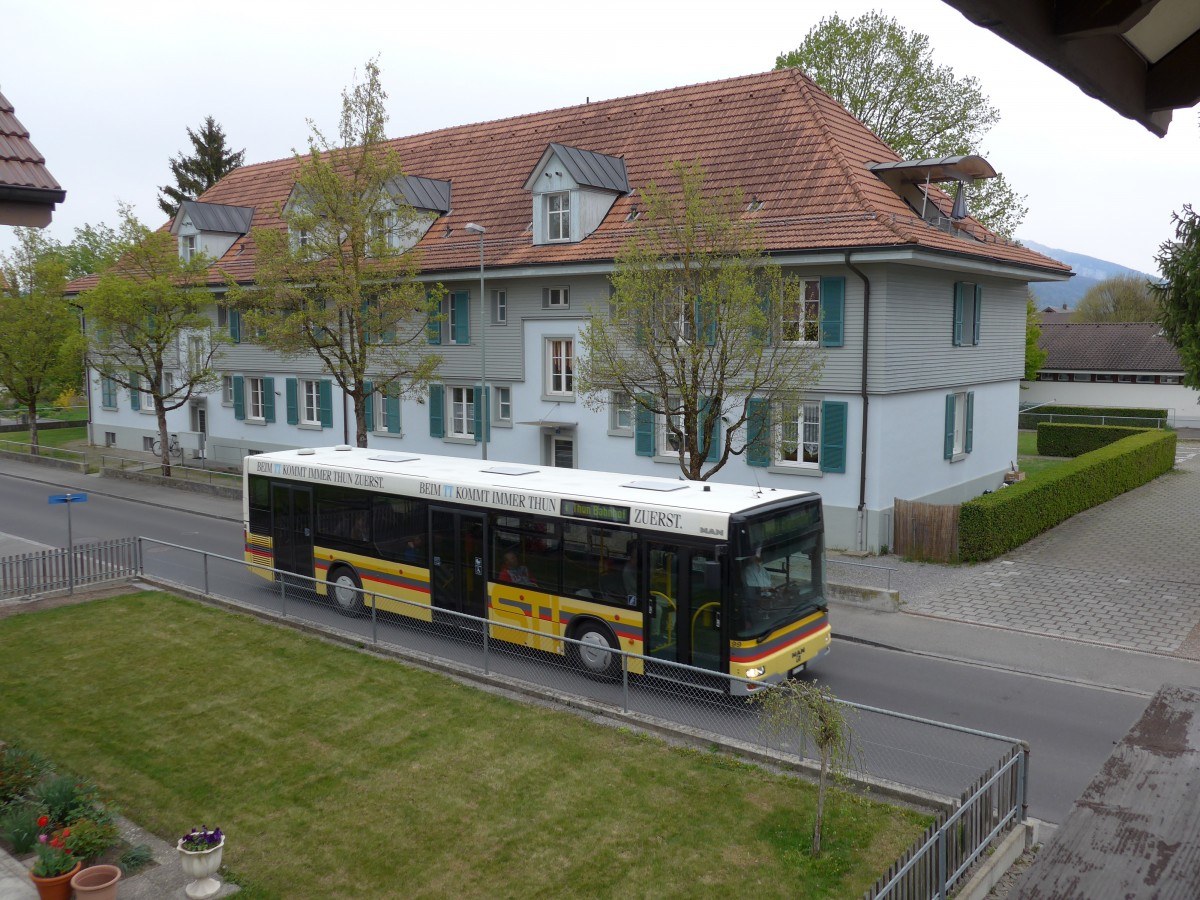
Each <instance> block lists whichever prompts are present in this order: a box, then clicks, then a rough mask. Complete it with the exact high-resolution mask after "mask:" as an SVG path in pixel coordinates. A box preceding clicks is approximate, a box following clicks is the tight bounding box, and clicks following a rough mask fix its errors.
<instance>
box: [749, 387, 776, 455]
mask: <svg viewBox="0 0 1200 900" xmlns="http://www.w3.org/2000/svg"><path fill="white" fill-rule="evenodd" d="M746 415H747V418H746V446H747V449H746V465H748V466H755V467H757V468H760V469H761V468H765V467H767V466H769V465H770V464H771V401H770V400H764V399H761V398H759V397H753V398H751V399H750V400H747V401H746Z"/></svg>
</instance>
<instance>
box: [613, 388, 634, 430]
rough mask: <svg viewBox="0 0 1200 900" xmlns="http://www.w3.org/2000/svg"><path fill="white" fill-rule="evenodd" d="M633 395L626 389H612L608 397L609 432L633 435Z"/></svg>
mask: <svg viewBox="0 0 1200 900" xmlns="http://www.w3.org/2000/svg"><path fill="white" fill-rule="evenodd" d="M633 427H634V407H633V397H632V396H631V395H630V394H629V393H628V392H626V391H611V392H610V393H609V397H608V433H609V434H614V435H620V436H622V437H633Z"/></svg>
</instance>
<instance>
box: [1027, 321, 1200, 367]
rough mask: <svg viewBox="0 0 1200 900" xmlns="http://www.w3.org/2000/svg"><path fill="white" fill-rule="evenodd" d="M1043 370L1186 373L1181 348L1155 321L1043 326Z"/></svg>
mask: <svg viewBox="0 0 1200 900" xmlns="http://www.w3.org/2000/svg"><path fill="white" fill-rule="evenodd" d="M1041 329H1042V335H1041V337H1040V338H1038V348H1039V349H1041V350H1045V351H1046V361H1045V362H1044V363H1042V371H1058V370H1062V371H1066V372H1143V373H1145V372H1166V373H1172V374H1174V373H1179V374H1182V372H1183V363H1182V362H1181V361H1180V358H1179V351H1178V350H1176V349H1175V346H1174V344H1172V343H1171V342H1170V341H1169V340H1167V338H1166V337H1165V336H1164V335H1163V333H1162V326H1161V325H1159V324H1157V323H1155V322H1104V323H1089V324H1082V323H1075V324H1060V323H1046V322H1043V323H1042V325H1041Z"/></svg>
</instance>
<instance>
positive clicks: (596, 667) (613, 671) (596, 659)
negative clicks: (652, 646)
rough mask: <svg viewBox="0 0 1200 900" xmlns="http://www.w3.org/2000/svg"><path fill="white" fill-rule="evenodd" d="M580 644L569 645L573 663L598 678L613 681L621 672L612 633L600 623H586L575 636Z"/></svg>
mask: <svg viewBox="0 0 1200 900" xmlns="http://www.w3.org/2000/svg"><path fill="white" fill-rule="evenodd" d="M574 638H575V640H577V641H578V642H579V643H577V644H570V645H568V647H569V650H570V656H571V659H572V661H573V662H574V663H575V664H576V665H577V666H579V667H580V668H581V669H583V670H584V671H585V672H587V673H588V674H589V675H592V676H594V677H596V678H603V679H606V680H608V679H613V678H616V677H617V675H618V673H619V672H620V671H621V660H620V657H619V655H618V654H617V653H616V649H617V644H616V641H615V640H614V639H613V637H612V632H611V631H609V630H608V628H607V627H606V626H604V625H601V624H600V623H598V622H584V623H583V624H582V625H580V626H579V627H578V628H577V629H576V630H575V634H574Z"/></svg>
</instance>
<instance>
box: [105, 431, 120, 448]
mask: <svg viewBox="0 0 1200 900" xmlns="http://www.w3.org/2000/svg"><path fill="white" fill-rule="evenodd" d="M104 446H105V447H115V446H117V433H116V432H115V431H106V432H104Z"/></svg>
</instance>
